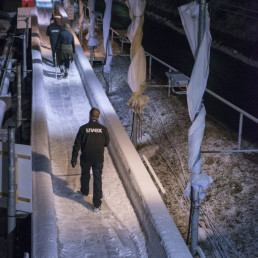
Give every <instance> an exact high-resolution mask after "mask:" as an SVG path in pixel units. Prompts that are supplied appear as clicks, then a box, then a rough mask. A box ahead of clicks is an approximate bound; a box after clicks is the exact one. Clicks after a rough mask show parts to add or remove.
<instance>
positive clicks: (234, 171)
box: [95, 57, 258, 258]
mask: <svg viewBox="0 0 258 258" xmlns="http://www.w3.org/2000/svg"><path fill="white" fill-rule="evenodd" d="M125 59H126V58H125V57H115V58H114V59H113V65H112V72H111V85H112V86H111V87H112V93H111V94H110V97H109V98H110V101H111V102H112V105H113V106H114V108H115V110H116V112H117V113H118V115H119V118H120V120H121V121H122V123H123V125H124V127H125V128H126V131H127V133H128V135H129V136H130V135H131V116H130V113H129V110H128V106H127V101H128V100H129V98H130V96H131V94H132V93H131V90H130V88H129V86H128V84H127V81H126V80H127V69H126V68H127V67H128V65H129V62H130V61H129V60H128V59H126V60H125ZM95 71H96V73H97V75H98V77H99V79H100V80H102V82H103V85H105V82H104V80H103V77H102V73H101V68H100V67H99V68H97V67H96V68H95ZM145 94H146V95H148V96H149V97H150V102H149V104H148V106H147V108H146V110H144V112H143V137H142V138H140V139H138V151H139V153H140V155H145V156H146V157H147V158H148V160H149V161H150V163H151V165H152V167H153V168H154V171H155V172H156V173H157V175H158V177H159V180H160V181H161V183H162V185H163V186H164V188H165V189H166V194H165V195H164V196H163V200H164V201H165V203H166V205H167V207H168V209H169V211H170V213H171V215H172V217H173V219H174V221H175V222H176V224H177V227H178V228H179V230H180V232H181V234H182V235H183V236H184V238H185V240H186V239H187V232H188V219H189V210H190V206H189V204H190V201H189V199H188V198H185V197H184V194H183V191H184V189H185V187H186V184H187V183H188V181H189V169H188V165H187V163H188V138H187V136H188V129H189V127H190V119H189V116H188V111H187V106H186V100H185V97H182V96H180V97H179V96H175V95H172V96H171V97H168V95H167V89H165V88H147V89H146V90H145ZM236 148H237V139H236V137H234V136H233V133H232V132H230V131H227V130H225V129H224V128H222V127H220V126H219V125H218V124H216V123H214V122H213V121H211V120H209V119H208V118H207V120H206V129H205V136H204V140H203V144H202V150H203V151H213V150H223V149H236ZM202 169H203V171H204V172H205V173H207V174H208V175H210V176H211V177H212V178H213V180H214V182H213V183H212V185H211V187H210V188H209V189H208V190H207V192H206V194H207V196H206V198H205V200H204V201H203V202H202V203H201V205H202V208H201V210H200V229H199V232H200V241H201V246H202V248H203V249H204V252H205V254H206V255H207V257H224V256H223V255H225V256H226V257H232V258H233V257H256V256H257V255H258V253H257V250H258V245H257V242H256V239H257V179H258V178H257V177H258V174H257V172H258V157H257V154H243V153H235V154H218V153H216V154H215V153H209V154H203V162H202ZM219 250H221V254H219V253H220V251H219Z"/></svg>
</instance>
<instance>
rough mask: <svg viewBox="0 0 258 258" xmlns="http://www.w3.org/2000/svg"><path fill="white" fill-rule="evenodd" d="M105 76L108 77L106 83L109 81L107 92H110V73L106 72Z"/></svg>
mask: <svg viewBox="0 0 258 258" xmlns="http://www.w3.org/2000/svg"><path fill="white" fill-rule="evenodd" d="M105 77H106V83H107V94H108V95H109V94H110V90H111V89H110V84H109V73H105Z"/></svg>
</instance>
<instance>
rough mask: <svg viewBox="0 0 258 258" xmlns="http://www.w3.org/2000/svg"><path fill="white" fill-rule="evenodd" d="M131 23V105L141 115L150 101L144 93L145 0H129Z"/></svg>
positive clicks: (129, 32)
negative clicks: (143, 41)
mask: <svg viewBox="0 0 258 258" xmlns="http://www.w3.org/2000/svg"><path fill="white" fill-rule="evenodd" d="M127 5H128V7H129V12H130V17H131V20H132V22H131V24H130V25H129V27H128V29H127V37H128V39H129V40H130V42H131V51H130V57H131V64H130V66H129V70H128V84H129V86H130V88H131V89H132V91H133V95H132V97H131V98H130V100H129V103H128V104H129V107H130V108H131V109H133V110H134V112H136V113H137V114H138V115H139V116H141V112H142V110H143V109H144V108H145V107H146V105H147V103H148V97H147V96H143V95H142V93H143V91H144V89H145V87H146V81H145V80H146V57H145V52H144V49H143V47H142V45H141V42H142V36H143V31H142V26H143V22H144V17H143V13H144V9H145V6H146V1H145V0H128V1H127Z"/></svg>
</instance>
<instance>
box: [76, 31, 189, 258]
mask: <svg viewBox="0 0 258 258" xmlns="http://www.w3.org/2000/svg"><path fill="white" fill-rule="evenodd" d="M74 36H75V35H74ZM75 44H76V56H75V62H76V65H77V67H78V69H79V71H80V75H81V78H82V81H83V83H84V88H85V91H86V94H87V96H88V99H89V101H90V103H91V105H92V106H96V107H98V108H99V109H100V111H101V119H102V122H103V124H105V126H106V127H107V128H108V130H109V133H110V139H111V143H110V146H109V152H110V154H111V157H112V159H113V162H114V164H115V166H116V169H117V171H118V173H119V175H120V177H121V179H122V181H123V185H124V187H125V189H126V192H127V195H128V196H129V198H130V200H131V202H132V204H133V206H134V209H135V211H136V214H137V216H138V219H139V221H140V223H141V226H142V227H143V228H144V232H145V233H146V236H147V237H146V240H147V251H148V255H149V256H150V257H165V256H167V257H176V258H179V257H184V258H186V257H192V255H191V254H190V251H189V250H188V248H187V246H186V244H185V242H184V240H183V238H182V236H181V234H180V232H179V230H178V229H177V227H176V225H175V223H174V221H173V219H172V218H171V216H170V214H169V212H168V210H167V208H166V206H165V204H164V202H163V200H162V198H161V196H160V194H159V192H158V191H157V189H156V187H155V185H154V183H153V181H152V180H151V178H150V176H149V173H148V171H147V170H146V168H145V166H144V164H143V162H142V160H141V158H140V156H139V154H138V153H137V151H136V150H135V148H134V146H133V144H132V142H131V140H130V139H129V137H128V135H127V134H126V132H125V130H124V128H123V126H122V124H121V122H120V120H119V118H118V116H117V114H116V112H115V110H114V109H113V107H112V105H111V103H110V101H109V99H108V98H107V96H106V94H105V92H104V90H103V88H102V85H101V83H100V82H99V80H98V79H97V77H96V75H95V73H94V71H93V70H92V68H91V65H90V63H89V61H88V59H87V57H86V56H85V54H84V51H83V49H82V48H81V46H80V43H79V41H78V39H77V37H76V36H75Z"/></svg>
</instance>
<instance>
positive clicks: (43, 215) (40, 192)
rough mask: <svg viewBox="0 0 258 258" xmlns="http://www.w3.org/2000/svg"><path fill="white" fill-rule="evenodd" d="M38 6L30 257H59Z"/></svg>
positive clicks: (34, 49)
mask: <svg viewBox="0 0 258 258" xmlns="http://www.w3.org/2000/svg"><path fill="white" fill-rule="evenodd" d="M37 16H38V14H37V9H36V7H34V8H33V9H32V11H31V48H32V70H33V74H32V87H33V89H32V93H33V95H32V118H31V146H32V173H33V174H32V192H33V206H32V207H33V213H32V235H31V237H32V239H31V240H32V241H31V242H32V257H34V258H36V257H53V258H56V257H58V252H57V229H56V214H55V206H54V194H53V188H52V180H51V167H50V155H49V144H48V132H47V119H46V108H45V104H44V90H43V68H42V56H41V48H40V35H39V29H38V20H37Z"/></svg>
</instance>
